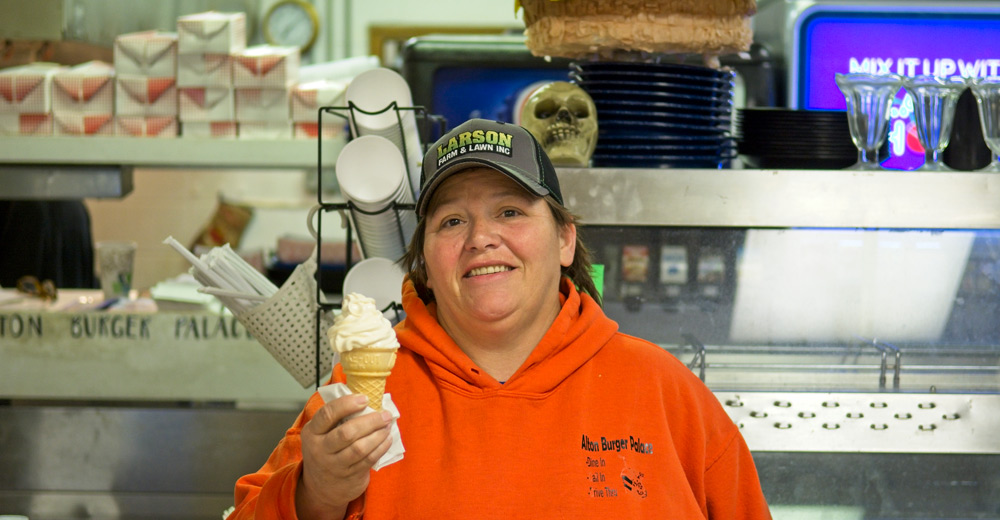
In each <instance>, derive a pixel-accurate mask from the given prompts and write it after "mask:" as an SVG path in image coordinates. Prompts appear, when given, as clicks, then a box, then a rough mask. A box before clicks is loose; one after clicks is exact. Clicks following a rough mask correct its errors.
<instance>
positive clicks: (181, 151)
mask: <svg viewBox="0 0 1000 520" xmlns="http://www.w3.org/2000/svg"><path fill="white" fill-rule="evenodd" d="M344 142H345V141H344V139H327V140H324V141H323V143H324V147H325V148H324V150H323V156H324V157H329V158H330V161H333V160H334V159H336V157H337V154H339V152H340V149H341V148H342V147H343V145H344ZM316 146H317V142H316V140H315V139H285V140H240V139H211V140H210V139H193V138H184V137H178V138H176V139H160V138H148V139H143V138H129V137H57V136H49V137H27V136H25V137H22V136H9V137H2V138H0V198H4V199H65V198H108V197H123V196H125V195H128V194H129V193H130V192H131V191H132V170H133V168H230V169H263V168H272V169H315V168H316V153H317V149H316ZM331 164H332V162H331Z"/></svg>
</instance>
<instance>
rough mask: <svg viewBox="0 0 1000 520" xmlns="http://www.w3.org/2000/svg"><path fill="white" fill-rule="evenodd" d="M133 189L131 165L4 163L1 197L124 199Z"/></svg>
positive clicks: (0, 178) (1, 178) (1, 173)
mask: <svg viewBox="0 0 1000 520" xmlns="http://www.w3.org/2000/svg"><path fill="white" fill-rule="evenodd" d="M0 142H2V140H0ZM131 192H132V167H131V166H99V165H95V166H70V165H66V166H59V165H55V166H33V165H15V166H2V165H0V199H22V200H24V199H30V200H37V199H42V200H46V199H47V200H54V199H84V198H120V197H124V196H125V195H128V194H129V193H131Z"/></svg>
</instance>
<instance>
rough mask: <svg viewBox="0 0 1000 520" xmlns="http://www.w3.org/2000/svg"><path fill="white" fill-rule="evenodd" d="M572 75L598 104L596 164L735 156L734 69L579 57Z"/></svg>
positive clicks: (656, 164) (710, 162) (644, 164)
mask: <svg viewBox="0 0 1000 520" xmlns="http://www.w3.org/2000/svg"><path fill="white" fill-rule="evenodd" d="M569 76H570V80H571V81H572V82H574V83H576V84H578V85H579V86H580V87H581V88H583V90H585V91H587V93H588V94H590V97H591V98H593V100H594V104H596V105H597V124H598V137H597V149H596V150H595V151H594V155H593V159H592V162H591V164H592V166H594V167H598V168H609V167H618V168H621V167H624V168H724V167H728V166H729V164H730V161H731V160H732V159H733V158H734V157H736V141H735V139H734V138H733V137H732V135H731V128H732V111H733V85H734V80H735V75H734V73H733V72H732V71H728V70H717V69H713V68H709V67H700V66H697V65H687V64H678V63H632V62H578V63H572V64H571V65H570V74H569Z"/></svg>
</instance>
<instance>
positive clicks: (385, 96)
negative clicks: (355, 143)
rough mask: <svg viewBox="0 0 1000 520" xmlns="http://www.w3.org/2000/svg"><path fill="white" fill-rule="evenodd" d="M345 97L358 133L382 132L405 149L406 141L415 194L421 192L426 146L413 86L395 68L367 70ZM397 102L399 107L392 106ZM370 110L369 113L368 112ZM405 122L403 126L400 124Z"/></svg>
mask: <svg viewBox="0 0 1000 520" xmlns="http://www.w3.org/2000/svg"><path fill="white" fill-rule="evenodd" d="M345 99H346V100H347V103H348V105H351V104H353V105H354V108H355V110H352V111H351V117H350V118H349V119H350V125H351V131H352V132H353V133H354V135H356V136H363V135H378V136H381V137H384V138H386V139H388V140H389V141H391V142H392V143H393V144H394V145H395V146H396V147H397V148H398V149H399V150H400V152H403V150H404V146H403V144H404V143H405V144H406V146H405V157H406V166H407V169H408V175H409V182H410V185H411V187H412V191H413V193H414V194H419V192H420V165H421V163H422V162H423V148H422V147H421V144H420V132H419V131H418V129H417V116H416V113H415V111H414V110H412V108H413V94H412V93H411V92H410V85H409V84H408V83H406V80H405V79H403V77H402V76H400V75H399V74H397V73H396V72H395V71H393V70H391V69H386V68H377V69H371V70H367V71H365V72H362V73H361V74H358V75H357V76H356V77H355V78H354V79H353V80H351V83H350V84H349V85H348V86H347V92H346V93H345ZM393 102H395V103H396V107H397V108H400V109H406V110H398V111H397V110H394V109H392V108H388V107H389V106H390V105H391V104H392V103H393ZM365 112H368V113H365ZM400 125H402V127H401V126H400Z"/></svg>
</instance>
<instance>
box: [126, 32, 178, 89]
mask: <svg viewBox="0 0 1000 520" xmlns="http://www.w3.org/2000/svg"><path fill="white" fill-rule="evenodd" d="M114 60H115V73H116V74H118V75H119V76H150V77H156V78H173V77H175V76H177V33H170V32H160V31H142V32H136V33H129V34H122V35H119V36H117V37H115V46H114Z"/></svg>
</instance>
